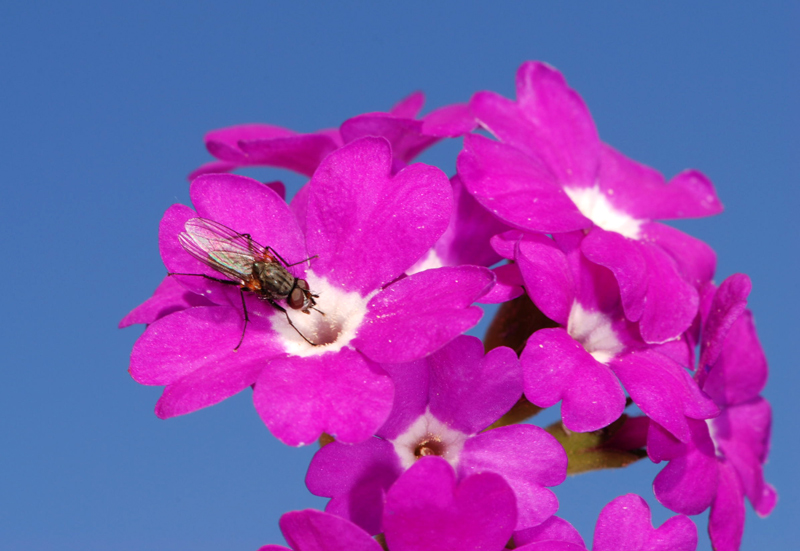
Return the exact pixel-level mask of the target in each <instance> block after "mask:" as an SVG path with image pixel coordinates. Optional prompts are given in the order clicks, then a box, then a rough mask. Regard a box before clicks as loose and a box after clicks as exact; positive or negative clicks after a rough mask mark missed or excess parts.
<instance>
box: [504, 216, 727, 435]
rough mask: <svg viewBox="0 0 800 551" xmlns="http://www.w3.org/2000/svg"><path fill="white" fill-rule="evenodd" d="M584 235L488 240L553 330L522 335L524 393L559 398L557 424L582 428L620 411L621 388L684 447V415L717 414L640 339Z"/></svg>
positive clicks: (541, 401)
mask: <svg viewBox="0 0 800 551" xmlns="http://www.w3.org/2000/svg"><path fill="white" fill-rule="evenodd" d="M588 238H589V237H588V236H585V235H584V233H583V232H581V231H577V232H568V233H559V234H556V235H555V236H554V238H553V239H549V238H547V237H544V236H542V235H541V234H523V233H521V232H519V231H511V232H507V233H505V234H502V235H499V236H496V237H495V238H494V240H493V243H494V244H495V247H496V249H497V250H498V252H500V253H501V254H503V255H504V256H509V255H512V254H513V257H512V258H513V259H514V260H515V261H516V263H515V264H514V265H513V267H511V268H509V269H518V270H519V272H520V275H521V277H522V283H523V284H524V286H525V289H526V290H527V292H528V294H529V295H530V297H531V300H532V301H533V302H534V304H536V306H537V307H538V308H539V309H540V310H541V311H542V312H543V313H544V314H545V315H546V316H547V317H548V318H550V319H551V320H553V321H554V322H556V323H557V324H559V325H560V327H557V328H552V329H540V330H539V331H537V332H535V333H534V334H533V335H532V336H531V337H530V338H529V339H528V342H527V344H526V345H525V349H524V350H523V352H522V355H521V357H520V362H521V364H522V371H523V377H524V380H525V395H526V396H527V398H528V399H529V400H530V401H531V402H533V403H534V404H536V405H538V406H541V407H550V406H553V405H555V404H556V403H558V402H559V401H561V402H562V404H561V415H562V420H563V423H564V426H566V427H567V428H568V429H570V430H574V431H577V432H586V431H591V430H597V429H599V428H602V427H605V426H607V425H609V424H610V423H611V422H613V421H614V420H615V419H617V418H618V417H619V416H620V415H621V414H622V411H623V409H624V407H625V394H624V393H623V391H622V388H621V387H620V382H621V383H622V384H623V385H624V386H625V388H626V389H627V391H628V394H630V396H631V398H632V399H633V401H634V402H635V403H636V404H637V405H638V406H639V407H640V408H641V409H642V411H644V412H645V413H646V414H647V415H648V416H650V417H651V418H652V419H654V420H657V421H658V422H659V423H661V424H662V425H663V426H664V427H665V429H666V430H668V431H669V432H670V433H672V434H673V435H675V437H676V438H678V439H679V440H681V441H687V440H688V439H689V438H690V430H689V425H688V421H687V418H691V419H707V418H710V417H714V416H716V415H717V414H718V413H719V409H718V408H717V406H716V405H714V403H713V401H712V400H711V399H710V398H708V396H705V395H704V394H703V393H702V392H701V391H700V390H699V388H698V386H697V383H696V382H695V381H694V380H692V378H691V377H690V376H689V374H688V373H687V372H686V371H685V370H684V369H683V368H682V367H681V365H680V364H679V363H678V362H676V361H675V360H674V359H673V358H672V357H671V355H672V354H673V352H674V351H673V350H672V349H671V348H670V349H669V350H667V351H666V352H669V354H665V353H664V352H665V350H664V347H663V346H660V345H651V344H648V343H646V342H645V341H644V340H643V339H642V337H641V333H640V325H641V323H638V324H637V323H633V322H631V321H630V320H628V319H627V318H626V316H625V314H624V309H623V306H622V300H621V298H620V292H619V287H618V285H617V282H616V280H615V278H614V276H613V274H612V273H611V271H610V270H609V269H607V268H605V267H603V266H601V265H598V264H596V263H594V262H592V261H591V260H590V259H589V258H588V257H587V255H586V254H585V252H584V242H585V240H586V239H588ZM501 286H502V284H500V285H498V287H501ZM492 292H493V293H494V291H492ZM676 344H677V343H676ZM683 348H684V349H685V350H688V347H687V345H686V343H685V342H684V344H683Z"/></svg>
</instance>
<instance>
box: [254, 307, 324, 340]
mask: <svg viewBox="0 0 800 551" xmlns="http://www.w3.org/2000/svg"><path fill="white" fill-rule="evenodd" d="M267 301H268V302H269V303H270V304H271V305H272V306H274V307H275V309H276V310H280V311H281V312H283V315H284V316H286V321H288V322H289V325H291V326H292V329H294V330H295V331H297V334H298V335H300V336H301V337H303V340H304V341H306V342H307V343H308V344H310V345H311V346H319V345H318V344H317V343H315V342H311V341H310V340H308V338H307V337H306V336H305V335H303V333H301V332H300V330H299V329H298V328H297V327H296V326H295V324H294V323H292V319H291V318H290V317H289V312H287V311H286V308H284V307H283V306H281V305H280V304H278V303H277V302H275V301H274V300H272V299H271V298H268V299H267Z"/></svg>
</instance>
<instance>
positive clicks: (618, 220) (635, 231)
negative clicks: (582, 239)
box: [564, 184, 645, 239]
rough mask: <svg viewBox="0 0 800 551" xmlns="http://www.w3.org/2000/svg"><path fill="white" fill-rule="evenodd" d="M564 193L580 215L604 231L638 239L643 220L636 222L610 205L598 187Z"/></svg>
mask: <svg viewBox="0 0 800 551" xmlns="http://www.w3.org/2000/svg"><path fill="white" fill-rule="evenodd" d="M564 191H565V192H566V194H567V195H568V196H569V198H570V199H572V202H573V203H575V206H576V207H578V210H579V211H581V214H582V215H584V216H585V217H586V218H588V219H589V220H591V221H592V222H594V223H595V224H596V225H598V226H600V227H601V228H603V229H604V230H606V231H613V232H616V233H619V234H622V235H624V236H625V237H629V238H631V239H639V233H640V230H641V227H642V224H643V223H644V222H645V221H644V220H637V219H636V218H633V217H632V216H630V215H628V214H627V213H625V212H622V211H621V210H618V209H617V208H615V207H614V205H612V204H611V202H610V201H609V200H608V198H607V197H606V196H605V195H604V194H603V192H602V191H600V187H599V186H598V185H597V184H595V185H594V187H565V188H564ZM607 193H608V195H613V194H614V190H613V189H610V190H608V192H607Z"/></svg>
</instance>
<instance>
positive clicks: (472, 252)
mask: <svg viewBox="0 0 800 551" xmlns="http://www.w3.org/2000/svg"><path fill="white" fill-rule="evenodd" d="M450 183H451V184H452V186H453V199H454V204H455V208H454V209H453V213H452V216H451V218H450V223H449V225H448V226H447V230H445V232H444V234H442V237H441V238H440V239H439V241H437V242H436V245H435V246H434V250H435V251H436V254H437V255H438V256H439V258H440V259H441V260H442V263H443V265H445V266H460V265H461V264H474V265H476V266H491V265H492V264H495V263H496V262H497V261H499V260H500V256H499V255H498V254H497V253H496V252H495V251H494V249H493V248H492V246H491V245H490V239H491V238H492V237H493V236H494V235H496V234H499V233H501V232H504V231H506V230H507V229H508V226H506V225H505V224H503V223H502V222H501V221H500V220H498V219H497V218H495V217H494V216H493V215H492V214H491V213H490V212H489V211H487V210H486V209H485V208H483V206H482V205H481V204H480V203H478V202H477V201H476V200H475V198H474V197H472V195H470V194H469V192H468V191H467V190H466V189H465V188H464V185H463V184H462V183H461V179H460V178H459V177H458V176H453V178H451V180H450Z"/></svg>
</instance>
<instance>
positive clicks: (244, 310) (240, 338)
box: [233, 287, 250, 352]
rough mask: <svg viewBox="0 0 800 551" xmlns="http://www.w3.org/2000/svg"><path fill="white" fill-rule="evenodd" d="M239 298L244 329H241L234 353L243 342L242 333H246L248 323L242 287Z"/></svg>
mask: <svg viewBox="0 0 800 551" xmlns="http://www.w3.org/2000/svg"><path fill="white" fill-rule="evenodd" d="M239 296H240V297H242V311H243V312H244V327H242V336H241V337H239V344H237V345H236V348H234V349H233V351H234V352H236V351H237V350H239V347H240V346H242V342H244V333H245V331H247V324H248V322H249V321H250V318H249V317H248V316H247V303H246V302H245V301H244V287H239Z"/></svg>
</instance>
